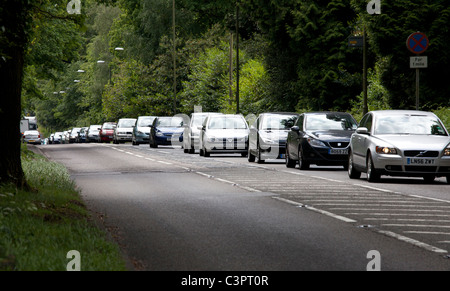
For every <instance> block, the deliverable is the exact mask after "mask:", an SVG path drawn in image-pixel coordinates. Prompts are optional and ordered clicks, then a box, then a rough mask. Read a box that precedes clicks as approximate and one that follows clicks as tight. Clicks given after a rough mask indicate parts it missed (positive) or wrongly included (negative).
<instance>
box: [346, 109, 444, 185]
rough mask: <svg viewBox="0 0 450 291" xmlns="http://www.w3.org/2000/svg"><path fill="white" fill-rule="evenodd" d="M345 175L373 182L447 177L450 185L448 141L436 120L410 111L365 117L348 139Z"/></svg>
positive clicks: (370, 113) (440, 123)
mask: <svg viewBox="0 0 450 291" xmlns="http://www.w3.org/2000/svg"><path fill="white" fill-rule="evenodd" d="M348 163H349V166H348V175H349V177H350V178H352V179H358V178H359V177H360V175H361V172H364V173H367V180H368V181H370V182H376V181H378V180H379V179H380V177H381V175H389V176H408V177H423V178H424V180H425V181H426V182H432V181H434V179H435V178H436V177H446V179H447V183H448V184H450V137H449V134H448V132H447V130H446V128H445V126H444V125H443V124H442V122H441V120H439V118H438V117H437V116H436V115H435V114H433V113H431V112H424V111H412V110H385V111H372V112H369V113H367V114H366V115H365V116H364V117H363V119H362V120H361V122H360V124H359V127H358V129H357V130H356V132H355V133H354V134H353V135H352V137H351V144H350V153H349V159H348Z"/></svg>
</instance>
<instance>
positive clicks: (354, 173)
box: [347, 152, 361, 179]
mask: <svg viewBox="0 0 450 291" xmlns="http://www.w3.org/2000/svg"><path fill="white" fill-rule="evenodd" d="M347 172H348V177H349V178H350V179H359V178H361V172H360V171H357V170H356V169H355V167H354V165H353V155H352V153H351V152H350V153H349V155H348V167H347Z"/></svg>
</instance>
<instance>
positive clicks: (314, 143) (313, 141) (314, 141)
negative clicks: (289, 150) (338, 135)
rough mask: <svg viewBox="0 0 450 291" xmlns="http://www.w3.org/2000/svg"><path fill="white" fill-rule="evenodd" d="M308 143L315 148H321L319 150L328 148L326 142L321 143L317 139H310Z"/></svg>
mask: <svg viewBox="0 0 450 291" xmlns="http://www.w3.org/2000/svg"><path fill="white" fill-rule="evenodd" d="M307 140H308V143H309V144H310V145H311V146H313V147H319V148H326V147H327V145H326V144H325V143H324V142H322V141H320V140H317V139H315V138H312V137H308V139H307Z"/></svg>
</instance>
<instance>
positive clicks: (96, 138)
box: [87, 135, 100, 142]
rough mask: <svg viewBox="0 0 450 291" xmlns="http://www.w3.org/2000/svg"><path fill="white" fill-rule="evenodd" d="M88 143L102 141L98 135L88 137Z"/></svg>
mask: <svg viewBox="0 0 450 291" xmlns="http://www.w3.org/2000/svg"><path fill="white" fill-rule="evenodd" d="M87 141H94V142H97V141H100V137H99V136H98V135H90V136H88V138H87Z"/></svg>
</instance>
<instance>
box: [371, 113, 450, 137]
mask: <svg viewBox="0 0 450 291" xmlns="http://www.w3.org/2000/svg"><path fill="white" fill-rule="evenodd" d="M375 134H416V135H445V136H446V135H447V133H446V132H445V129H444V127H443V126H442V124H441V122H440V121H439V120H438V119H437V118H435V117H433V116H427V115H391V116H380V117H378V118H377V121H376V124H375Z"/></svg>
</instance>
